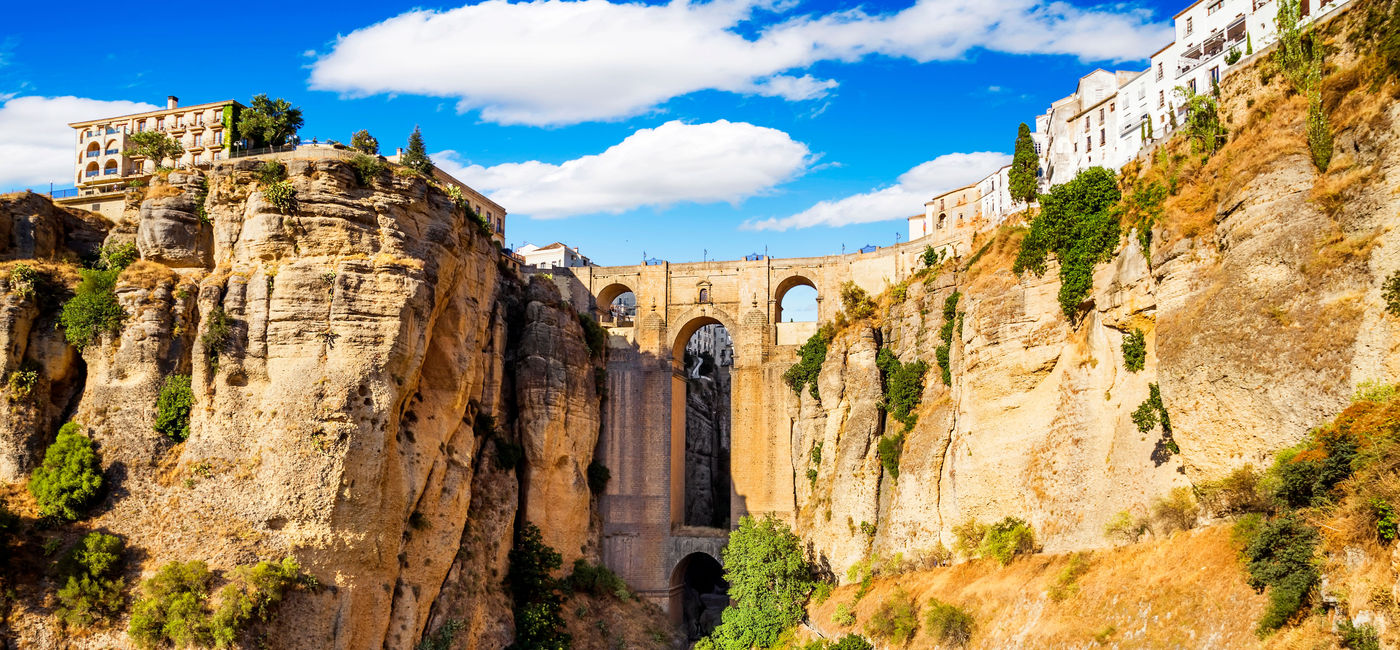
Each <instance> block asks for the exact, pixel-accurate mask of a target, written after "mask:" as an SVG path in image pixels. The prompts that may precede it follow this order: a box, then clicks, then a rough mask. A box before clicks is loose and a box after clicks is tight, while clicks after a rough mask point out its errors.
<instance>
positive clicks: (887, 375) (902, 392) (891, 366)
mask: <svg viewBox="0 0 1400 650" xmlns="http://www.w3.org/2000/svg"><path fill="white" fill-rule="evenodd" d="M875 365H877V366H879V368H880V375H881V377H882V378H883V379H884V382H883V388H884V389H885V390H884V393H885V399H884V403H883V404H882V406H884V408H885V410H886V411H888V412H889V414H890V416H891V417H893V418H894V419H895V420H898V421H899V422H900V423H902V424H903V425H904V430H905V431H908V430H910V429H912V428H914V424H915V423H916V422H918V421H919V415H918V414H917V413H915V412H914V409H916V408H918V406H919V401H920V400H921V399H922V397H923V392H924V375H925V374H926V373H927V372H928V363H926V362H924V361H911V362H909V363H901V362H900V361H899V359H898V358H896V357H895V356H894V353H893V352H891V351H890V349H889V348H885V347H882V348H880V352H879V353H878V354H876V355H875Z"/></svg>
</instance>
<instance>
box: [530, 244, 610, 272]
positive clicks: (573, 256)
mask: <svg viewBox="0 0 1400 650" xmlns="http://www.w3.org/2000/svg"><path fill="white" fill-rule="evenodd" d="M515 254H516V255H519V256H520V259H521V263H522V264H524V265H525V266H529V267H533V268H537V269H546V270H548V269H552V268H561V267H562V268H573V267H579V266H592V265H593V262H592V261H591V260H589V259H588V258H587V257H584V256H583V254H581V253H579V252H578V249H576V248H570V247H569V246H568V245H566V244H563V243H561V242H554V243H553V244H549V245H547V246H536V245H534V244H525V245H524V246H521V247H520V248H517V249H515Z"/></svg>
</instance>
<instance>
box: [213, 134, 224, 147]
mask: <svg viewBox="0 0 1400 650" xmlns="http://www.w3.org/2000/svg"><path fill="white" fill-rule="evenodd" d="M223 143H224V132H223V131H215V132H214V144H223Z"/></svg>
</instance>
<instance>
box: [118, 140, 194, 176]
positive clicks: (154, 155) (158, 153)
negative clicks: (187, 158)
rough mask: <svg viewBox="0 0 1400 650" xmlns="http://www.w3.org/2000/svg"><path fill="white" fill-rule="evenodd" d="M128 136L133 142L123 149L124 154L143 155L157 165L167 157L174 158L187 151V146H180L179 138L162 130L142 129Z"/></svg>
mask: <svg viewBox="0 0 1400 650" xmlns="http://www.w3.org/2000/svg"><path fill="white" fill-rule="evenodd" d="M126 138H127V141H129V142H130V143H131V144H130V146H128V147H127V148H126V149H125V150H123V151H122V155H123V156H141V157H143V158H145V159H147V160H150V161H151V162H153V163H155V164H156V166H157V167H159V166H161V164H162V163H164V162H165V159H166V158H169V159H171V160H174V159H176V158H179V157H180V154H183V153H185V148H184V147H182V146H180V142H179V141H178V140H176V139H175V138H172V137H170V136H168V135H166V134H165V133H163V132H161V131H140V132H137V133H132V134H130V135H128V136H127V137H126Z"/></svg>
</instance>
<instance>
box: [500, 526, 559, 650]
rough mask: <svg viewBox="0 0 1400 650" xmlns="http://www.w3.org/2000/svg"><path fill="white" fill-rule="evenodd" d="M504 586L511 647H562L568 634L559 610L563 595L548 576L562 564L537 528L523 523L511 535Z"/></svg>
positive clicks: (556, 649) (541, 649) (529, 649)
mask: <svg viewBox="0 0 1400 650" xmlns="http://www.w3.org/2000/svg"><path fill="white" fill-rule="evenodd" d="M508 557H509V560H510V569H509V571H508V572H507V573H506V586H507V587H508V588H509V589H510V595H511V599H512V600H513V601H514V603H515V606H514V611H515V643H513V644H511V646H510V648H511V650H565V649H566V648H568V647H569V641H570V636H569V634H568V633H567V632H565V631H564V618H563V616H562V615H561V614H560V611H561V610H562V609H563V606H564V598H563V596H561V595H560V594H559V587H560V585H559V581H558V580H555V579H554V577H553V576H552V575H551V574H552V573H553V572H554V571H555V570H556V569H558V568H559V566H560V565H561V564H563V561H564V560H563V558H562V557H561V556H560V555H559V553H558V552H557V551H555V550H554V549H553V548H550V547H549V545H548V544H545V543H544V538H543V536H542V535H541V534H540V529H539V527H537V526H535V525H534V524H532V523H528V522H527V523H526V524H525V525H524V526H522V527H521V528H520V529H519V530H518V531H517V532H516V535H515V546H514V548H512V549H511V550H510V554H509V556H508Z"/></svg>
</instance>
